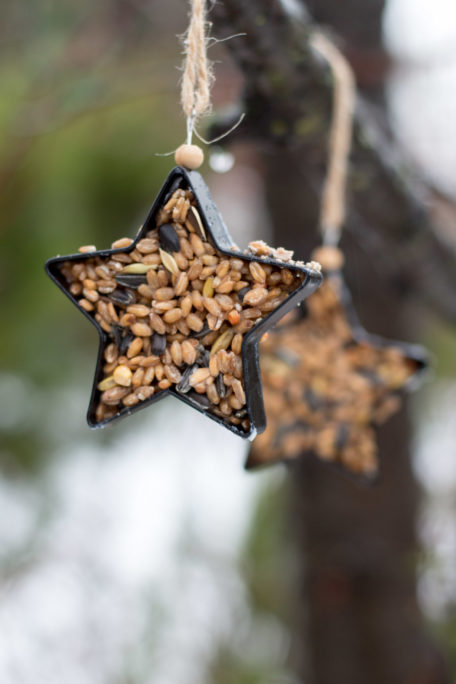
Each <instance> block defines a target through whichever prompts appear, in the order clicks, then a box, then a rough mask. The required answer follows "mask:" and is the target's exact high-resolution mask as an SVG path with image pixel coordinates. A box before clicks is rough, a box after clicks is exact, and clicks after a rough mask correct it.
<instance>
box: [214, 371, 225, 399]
mask: <svg viewBox="0 0 456 684" xmlns="http://www.w3.org/2000/svg"><path fill="white" fill-rule="evenodd" d="M215 387H216V389H217V393H218V395H219V397H220V399H223V398H224V397H225V396H226V387H225V383H224V382H223V375H222V374H221V373H220V374H219V375H217V377H216V378H215Z"/></svg>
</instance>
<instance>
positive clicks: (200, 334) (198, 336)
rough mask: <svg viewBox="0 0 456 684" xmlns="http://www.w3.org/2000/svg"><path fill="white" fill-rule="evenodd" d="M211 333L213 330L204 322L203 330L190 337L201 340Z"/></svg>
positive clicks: (193, 333)
mask: <svg viewBox="0 0 456 684" xmlns="http://www.w3.org/2000/svg"><path fill="white" fill-rule="evenodd" d="M210 332H212V330H211V329H210V327H209V326H208V324H207V322H206V321H204V325H203V327H202V328H201V330H200V331H199V332H192V334H191V335H190V337H194V338H196V339H197V340H199V339H200V338H201V337H204V336H205V335H207V334H208V333H210Z"/></svg>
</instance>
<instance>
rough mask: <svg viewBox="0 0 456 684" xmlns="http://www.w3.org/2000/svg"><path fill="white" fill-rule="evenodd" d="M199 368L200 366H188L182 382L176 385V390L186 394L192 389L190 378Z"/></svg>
mask: <svg viewBox="0 0 456 684" xmlns="http://www.w3.org/2000/svg"><path fill="white" fill-rule="evenodd" d="M197 369H198V366H196V365H193V366H188V368H187V369H186V370H185V371H184V372H183V374H182V378H181V380H180V382H179V383H178V384H177V385H176V390H177V391H178V392H180V393H181V394H186V393H187V392H189V391H190V389H191V385H190V378H191V376H192V375H193V373H194V372H195V371H196V370H197Z"/></svg>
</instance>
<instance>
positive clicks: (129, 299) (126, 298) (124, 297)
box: [108, 290, 135, 306]
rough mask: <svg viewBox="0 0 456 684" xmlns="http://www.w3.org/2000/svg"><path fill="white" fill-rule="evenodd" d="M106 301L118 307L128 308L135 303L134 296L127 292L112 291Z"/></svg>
mask: <svg viewBox="0 0 456 684" xmlns="http://www.w3.org/2000/svg"><path fill="white" fill-rule="evenodd" d="M108 299H110V300H111V301H112V302H114V303H115V304H118V305H119V306H128V305H129V304H132V303H133V302H134V301H135V296H134V294H133V293H132V292H130V291H129V290H114V292H111V293H110V294H109V295H108Z"/></svg>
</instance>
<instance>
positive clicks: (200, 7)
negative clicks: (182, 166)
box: [181, 0, 213, 145]
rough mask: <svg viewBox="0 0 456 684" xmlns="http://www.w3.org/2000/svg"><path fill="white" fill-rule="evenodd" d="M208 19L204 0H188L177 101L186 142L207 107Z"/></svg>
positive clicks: (208, 86)
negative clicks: (185, 133)
mask: <svg viewBox="0 0 456 684" xmlns="http://www.w3.org/2000/svg"><path fill="white" fill-rule="evenodd" d="M207 29H208V23H207V20H206V0H191V11H190V23H189V26H188V30H187V32H186V34H185V38H184V54H185V58H184V68H183V76H182V86H181V104H182V109H183V110H184V114H185V116H186V117H187V144H188V145H190V144H191V142H192V136H193V131H194V128H195V125H196V123H197V121H198V119H199V117H201V116H202V115H203V114H207V113H208V112H210V110H211V97H210V91H211V85H212V81H213V75H212V69H211V65H210V63H209V61H208V59H207V48H208V40H209V39H208V36H207Z"/></svg>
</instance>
